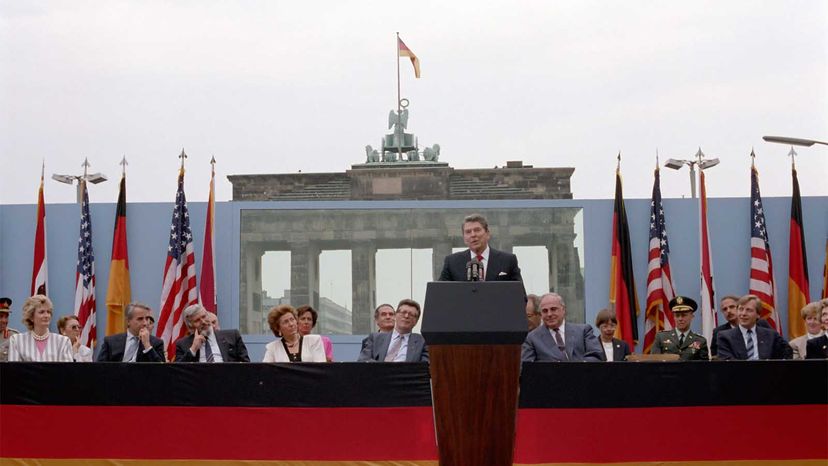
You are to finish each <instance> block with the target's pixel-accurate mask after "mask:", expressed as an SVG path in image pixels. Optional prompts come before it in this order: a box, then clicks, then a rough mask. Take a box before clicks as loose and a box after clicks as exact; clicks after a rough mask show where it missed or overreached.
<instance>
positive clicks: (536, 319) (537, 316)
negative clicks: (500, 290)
mask: <svg viewBox="0 0 828 466" xmlns="http://www.w3.org/2000/svg"><path fill="white" fill-rule="evenodd" d="M540 321H541V312H540V296H538V295H536V294H530V295H527V296H526V322H527V323H528V324H529V331H530V332H531V331H532V330H535V329H536V328H538V326H539V325H540Z"/></svg>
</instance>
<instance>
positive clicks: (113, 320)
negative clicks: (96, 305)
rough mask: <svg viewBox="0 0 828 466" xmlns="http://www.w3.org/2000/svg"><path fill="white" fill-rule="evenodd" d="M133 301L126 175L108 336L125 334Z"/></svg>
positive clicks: (116, 236) (117, 227) (114, 236)
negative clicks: (130, 283) (129, 305)
mask: <svg viewBox="0 0 828 466" xmlns="http://www.w3.org/2000/svg"><path fill="white" fill-rule="evenodd" d="M131 299H132V290H131V289H130V286H129V252H128V250H127V229H126V174H124V175H123V176H121V187H120V190H119V192H118V207H116V209H115V229H114V231H113V233H112V259H111V261H110V263H109V286H108V287H107V288H106V309H107V311H108V312H107V315H106V334H107V335H114V334H116V333H123V332H124V331H125V329H124V317H125V316H124V309H126V305H127V304H129V302H130V301H131Z"/></svg>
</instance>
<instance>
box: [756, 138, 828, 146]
mask: <svg viewBox="0 0 828 466" xmlns="http://www.w3.org/2000/svg"><path fill="white" fill-rule="evenodd" d="M762 139H764V140H765V141H767V142H776V143H779V144H789V145H794V146H804V147H811V146H813V145H814V144H822V145H823V146H828V142H823V141H815V140H813V139H802V138H789V137H787V136H762Z"/></svg>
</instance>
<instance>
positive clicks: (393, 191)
mask: <svg viewBox="0 0 828 466" xmlns="http://www.w3.org/2000/svg"><path fill="white" fill-rule="evenodd" d="M574 171H575V169H574V168H526V167H521V168H475V169H454V168H451V167H449V166H447V165H444V164H439V163H438V164H433V165H430V166H429V165H425V166H424V165H422V164H411V165H409V166H406V165H400V164H395V165H394V166H377V167H375V166H371V165H366V164H363V165H354V166H353V167H352V169H351V170H348V171H346V172H344V173H290V174H274V175H230V176H228V177H227V178H228V179H229V180H230V183H232V185H233V200H234V201H276V200H284V201H287V200H297V201H298V200H301V201H309V200H443V199H445V200H452V199H572V192H571V190H570V178H571V177H572V173H573V172H574Z"/></svg>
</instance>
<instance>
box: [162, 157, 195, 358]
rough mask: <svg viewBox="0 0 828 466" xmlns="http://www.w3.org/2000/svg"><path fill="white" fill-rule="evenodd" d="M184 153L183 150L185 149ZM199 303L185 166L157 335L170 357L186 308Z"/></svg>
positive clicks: (180, 333)
mask: <svg viewBox="0 0 828 466" xmlns="http://www.w3.org/2000/svg"><path fill="white" fill-rule="evenodd" d="M182 154H183V151H182ZM197 302H198V287H197V286H196V273H195V252H194V251H193V234H192V231H191V230H190V214H189V213H188V212H187V199H186V198H185V197H184V168H181V170H180V171H179V172H178V191H177V192H176V195H175V207H174V208H173V216H172V225H171V226H170V244H169V246H168V248H167V262H166V264H164V282H163V284H162V287H161V309H160V311H159V316H158V329H157V330H156V334H157V336H158V337H159V338H161V339H163V340H164V344H165V345H166V348H167V355H168V356H167V357H169V358H173V357H174V356H175V342H176V340H178V339H179V338H181V337H183V336H184V335H185V334H186V331H187V328H186V326H185V325H184V318H183V315H182V313H183V311H184V308H186V307H187V306H189V305H191V304H196V303H197Z"/></svg>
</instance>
